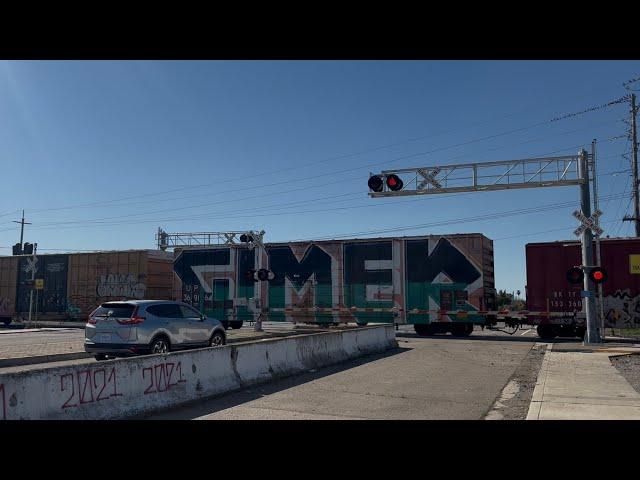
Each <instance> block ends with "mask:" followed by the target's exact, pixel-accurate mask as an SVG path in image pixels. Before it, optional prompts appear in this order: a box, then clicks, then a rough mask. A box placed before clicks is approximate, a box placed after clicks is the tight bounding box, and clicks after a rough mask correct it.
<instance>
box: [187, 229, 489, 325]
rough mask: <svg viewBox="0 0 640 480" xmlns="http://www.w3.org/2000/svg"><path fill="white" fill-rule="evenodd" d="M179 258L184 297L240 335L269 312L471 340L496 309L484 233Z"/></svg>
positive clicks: (191, 252)
mask: <svg viewBox="0 0 640 480" xmlns="http://www.w3.org/2000/svg"><path fill="white" fill-rule="evenodd" d="M174 255H175V261H174V271H175V278H174V280H175V281H174V299H176V300H182V301H184V302H187V303H189V304H191V305H193V306H195V307H197V308H199V309H200V310H201V311H202V312H204V313H206V314H207V315H211V316H214V317H216V318H219V319H220V320H223V321H224V322H225V323H227V324H230V325H231V326H232V327H236V328H237V327H240V326H241V325H242V322H243V321H246V320H252V319H255V315H256V312H259V314H261V315H262V319H263V320H269V321H291V322H296V323H298V322H299V323H303V322H306V323H334V324H335V323H349V322H354V323H358V324H367V323H369V322H395V323H399V324H413V325H416V330H420V331H421V332H423V331H425V330H426V329H429V328H436V324H437V325H439V326H440V328H442V326H443V325H444V326H445V328H449V329H451V330H455V332H456V333H462V334H468V333H470V332H471V329H472V328H470V326H472V324H473V323H484V322H485V318H484V317H483V316H482V315H474V312H477V311H479V310H480V311H481V310H491V309H493V308H494V302H495V288H494V277H493V242H492V241H491V240H489V239H488V238H486V237H485V236H483V235H481V234H458V235H439V236H435V235H434V236H415V237H395V238H370V239H353V240H329V241H309V242H288V243H267V244H265V245H264V248H254V249H252V248H249V247H248V246H247V245H243V244H233V245H216V246H207V247H200V248H196V247H188V248H180V249H176V250H175V252H174ZM256 268H266V269H268V270H270V271H271V272H273V275H274V278H273V279H272V280H269V281H255V279H254V278H252V277H251V276H250V275H249V274H248V272H250V271H251V270H255V269H256ZM452 310H455V311H458V312H460V314H459V315H451V314H450V312H451V311H452ZM447 312H448V313H447ZM467 312H468V313H467ZM454 324H455V325H454ZM447 325H448V327H446V326H447Z"/></svg>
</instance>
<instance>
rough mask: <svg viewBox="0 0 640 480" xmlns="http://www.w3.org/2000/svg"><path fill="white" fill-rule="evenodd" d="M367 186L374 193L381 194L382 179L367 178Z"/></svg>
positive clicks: (376, 177) (376, 176)
mask: <svg viewBox="0 0 640 480" xmlns="http://www.w3.org/2000/svg"><path fill="white" fill-rule="evenodd" d="M368 185H369V188H370V189H371V190H373V191H374V192H381V191H382V187H383V183H382V177H380V175H374V176H373V177H371V178H369V182H368Z"/></svg>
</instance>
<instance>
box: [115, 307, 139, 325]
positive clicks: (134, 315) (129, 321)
mask: <svg viewBox="0 0 640 480" xmlns="http://www.w3.org/2000/svg"><path fill="white" fill-rule="evenodd" d="M144 321H145V317H140V316H138V307H136V308H135V309H134V310H133V313H132V314H131V318H125V319H121V318H119V319H118V323H119V324H120V325H137V324H138V323H142V322H144Z"/></svg>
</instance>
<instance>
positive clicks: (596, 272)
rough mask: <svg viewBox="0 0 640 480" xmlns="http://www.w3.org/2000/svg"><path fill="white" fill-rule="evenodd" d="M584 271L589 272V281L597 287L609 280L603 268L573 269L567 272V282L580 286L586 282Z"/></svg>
mask: <svg viewBox="0 0 640 480" xmlns="http://www.w3.org/2000/svg"><path fill="white" fill-rule="evenodd" d="M584 270H588V271H589V279H590V280H591V281H592V282H593V283H595V284H596V285H598V284H600V283H604V282H606V281H607V278H609V276H608V274H607V271H606V270H605V269H604V268H602V267H571V268H570V269H569V270H567V281H568V282H569V283H573V284H574V285H575V284H579V283H582V282H583V281H584Z"/></svg>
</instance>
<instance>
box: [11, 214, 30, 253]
mask: <svg viewBox="0 0 640 480" xmlns="http://www.w3.org/2000/svg"><path fill="white" fill-rule="evenodd" d="M13 223H19V224H20V225H21V227H20V250H22V240H24V226H25V225H31V222H25V221H24V210H22V220H21V221H19V222H18V221H17V220H13Z"/></svg>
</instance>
